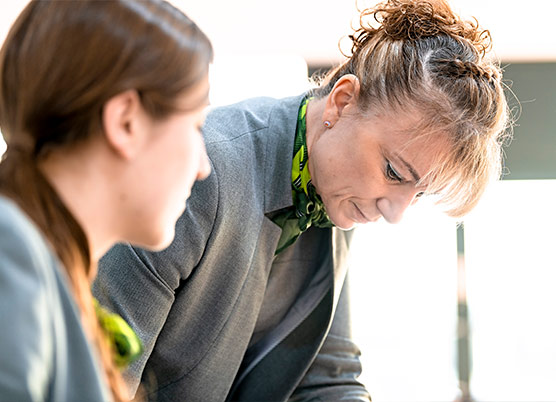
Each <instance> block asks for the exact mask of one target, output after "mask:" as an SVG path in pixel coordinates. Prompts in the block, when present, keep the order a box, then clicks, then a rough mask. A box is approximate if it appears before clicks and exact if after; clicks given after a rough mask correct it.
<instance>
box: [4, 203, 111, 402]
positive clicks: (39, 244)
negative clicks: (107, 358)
mask: <svg viewBox="0 0 556 402" xmlns="http://www.w3.org/2000/svg"><path fill="white" fill-rule="evenodd" d="M0 322H1V323H2V324H1V325H0V401H10V402H11V401H53V402H64V401H68V402H73V401H91V402H93V401H94V402H99V401H108V400H110V399H111V397H110V396H109V392H108V389H107V387H106V385H105V384H104V380H103V378H102V374H101V369H100V368H99V366H98V361H97V359H96V355H95V354H94V352H93V351H92V349H91V347H90V345H89V343H88V341H87V338H86V336H85V333H84V332H83V328H82V326H81V322H80V317H79V312H78V310H77V307H76V305H75V302H74V300H73V296H72V295H71V293H70V290H69V287H68V284H67V281H66V276H65V273H63V271H61V267H60V264H59V262H58V260H57V258H56V257H55V256H54V255H53V253H52V252H51V251H50V248H49V247H48V246H47V244H46V243H45V240H44V238H43V237H42V235H41V234H40V233H39V231H38V229H37V228H36V227H35V225H34V224H33V223H32V222H31V221H30V220H29V219H28V218H27V216H26V215H24V214H23V212H22V211H21V210H20V209H19V207H17V206H16V205H15V204H14V203H13V202H12V201H10V200H8V199H7V198H5V197H1V196H0Z"/></svg>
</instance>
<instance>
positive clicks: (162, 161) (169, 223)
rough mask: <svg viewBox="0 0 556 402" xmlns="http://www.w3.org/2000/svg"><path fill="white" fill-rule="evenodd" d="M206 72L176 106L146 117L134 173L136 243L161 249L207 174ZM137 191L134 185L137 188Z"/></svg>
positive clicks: (168, 239)
mask: <svg viewBox="0 0 556 402" xmlns="http://www.w3.org/2000/svg"><path fill="white" fill-rule="evenodd" d="M208 89H209V84H208V77H205V78H204V79H203V80H202V81H201V82H200V83H199V84H198V85H197V87H196V88H194V89H193V90H191V91H188V92H187V94H186V95H184V96H183V97H182V98H181V99H180V100H179V101H178V106H179V107H180V109H183V110H186V111H185V112H177V113H174V114H172V115H170V116H169V117H167V118H164V119H162V120H153V119H151V118H150V117H149V118H148V119H147V124H146V125H147V132H148V139H147V141H146V143H145V146H144V155H143V156H142V161H141V165H142V166H141V167H140V169H139V170H140V171H141V173H140V174H141V176H138V177H137V181H138V186H139V189H138V191H139V192H142V194H141V195H137V197H138V198H139V200H140V202H139V203H138V204H136V205H137V211H136V214H135V218H136V221H135V223H134V225H135V233H136V234H137V235H141V238H137V239H135V240H136V241H135V243H138V244H139V245H142V246H145V247H148V248H152V249H161V248H164V247H166V246H168V245H169V244H170V243H171V242H172V240H173V238H174V227H175V224H176V221H177V219H178V218H179V217H180V215H181V214H182V213H183V211H184V210H185V206H186V200H187V198H189V196H190V194H191V188H192V187H193V184H194V183H195V181H196V180H202V179H204V178H206V177H207V176H208V175H209V173H210V164H209V160H208V157H207V154H206V149H205V144H204V140H203V137H202V134H201V130H200V128H201V126H202V124H203V122H204V119H205V113H206V112H205V110H206V107H207V105H208ZM136 191H137V190H136Z"/></svg>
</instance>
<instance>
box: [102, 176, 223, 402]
mask: <svg viewBox="0 0 556 402" xmlns="http://www.w3.org/2000/svg"><path fill="white" fill-rule="evenodd" d="M195 187H196V188H195V190H194V191H192V196H191V197H190V199H189V200H188V205H187V209H186V211H185V212H184V214H183V215H182V216H181V217H180V219H179V220H178V222H177V224H176V235H175V238H174V241H173V242H172V244H171V245H170V246H169V247H168V248H167V249H165V250H164V251H161V252H149V251H145V250H142V249H139V248H135V247H132V246H130V245H129V244H120V245H117V246H115V247H113V248H112V249H111V250H110V251H109V252H108V253H107V254H106V255H105V256H104V257H103V258H102V259H101V260H100V262H99V271H98V275H97V278H96V280H95V282H94V283H93V294H94V295H95V297H96V298H97V299H98V300H99V302H100V303H101V304H103V305H105V306H107V307H108V308H109V309H111V310H112V311H114V312H116V313H118V314H120V315H121V316H122V317H123V318H124V319H125V320H126V321H127V322H128V324H129V325H130V326H131V327H132V328H133V329H134V330H135V332H136V334H137V335H138V336H139V338H140V339H141V341H142V342H143V349H144V351H143V354H142V355H141V357H140V358H139V359H138V360H137V361H135V362H134V363H133V364H131V365H130V367H129V368H128V370H127V372H126V373H124V376H125V378H126V380H127V382H128V385H129V387H130V391H131V393H132V395H133V394H135V392H136V391H137V387H138V385H139V383H140V381H141V376H142V373H143V370H144V368H145V365H146V363H147V360H148V359H149V356H150V355H151V353H152V351H153V348H154V345H155V343H156V340H157V338H158V336H159V334H160V331H161V329H162V327H163V326H164V324H165V322H166V319H167V317H168V314H169V312H170V309H171V308H172V305H173V303H174V300H175V292H176V289H178V287H179V286H180V283H181V282H182V281H184V280H187V278H188V277H189V275H191V273H192V272H193V271H194V270H195V268H196V266H197V265H198V263H199V261H200V259H201V258H202V256H203V253H204V250H205V247H206V243H207V241H208V238H209V237H210V234H211V231H212V228H213V225H214V220H215V217H216V209H217V204H218V202H217V200H218V185H217V179H216V174H215V173H214V170H213V173H212V174H211V175H210V176H209V177H208V178H207V179H206V180H204V181H202V182H197V183H196V184H195Z"/></svg>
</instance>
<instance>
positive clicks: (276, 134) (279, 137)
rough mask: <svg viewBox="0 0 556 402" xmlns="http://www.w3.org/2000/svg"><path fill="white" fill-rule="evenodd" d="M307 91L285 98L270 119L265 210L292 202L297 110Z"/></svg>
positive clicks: (266, 162)
mask: <svg viewBox="0 0 556 402" xmlns="http://www.w3.org/2000/svg"><path fill="white" fill-rule="evenodd" d="M304 96H305V94H302V95H298V96H293V97H290V98H285V99H282V100H280V101H279V103H278V104H277V105H276V106H275V107H274V108H273V109H272V111H271V114H270V119H269V126H268V133H267V136H266V137H267V140H266V152H265V155H266V160H265V165H264V166H265V172H264V179H265V183H267V185H266V186H265V193H264V213H265V214H267V213H270V212H274V211H277V210H280V209H282V208H287V207H290V206H292V205H293V201H292V191H291V185H292V183H291V170H292V159H293V142H294V137H295V129H296V126H297V113H298V111H299V106H300V105H301V101H302V100H303V97H304Z"/></svg>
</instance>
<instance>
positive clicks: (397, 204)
mask: <svg viewBox="0 0 556 402" xmlns="http://www.w3.org/2000/svg"><path fill="white" fill-rule="evenodd" d="M419 193H420V191H418V190H416V189H414V188H413V189H399V191H397V192H396V193H393V194H390V195H388V196H385V197H382V198H379V199H378V200H377V202H376V205H377V208H378V210H379V211H380V213H381V214H382V216H383V217H384V219H385V220H386V221H387V222H388V223H399V222H400V221H401V220H402V218H403V214H404V212H405V210H406V209H407V208H408V207H409V206H410V205H412V204H414V203H415V201H416V200H417V198H418V196H417V195H418V194H419Z"/></svg>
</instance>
